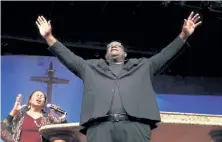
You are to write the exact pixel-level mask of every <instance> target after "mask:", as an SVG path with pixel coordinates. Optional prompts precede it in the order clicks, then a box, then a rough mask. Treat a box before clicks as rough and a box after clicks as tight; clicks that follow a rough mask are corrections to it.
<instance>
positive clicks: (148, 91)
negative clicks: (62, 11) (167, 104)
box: [49, 37, 185, 132]
mask: <svg viewBox="0 0 222 142" xmlns="http://www.w3.org/2000/svg"><path fill="white" fill-rule="evenodd" d="M184 43H185V42H184V41H183V40H182V39H180V38H179V37H177V38H176V39H175V40H174V41H173V42H171V43H170V44H169V45H168V46H167V47H166V48H164V49H163V50H162V51H161V52H160V53H158V54H156V55H154V56H152V57H151V58H149V59H147V58H140V59H129V60H128V61H126V63H125V65H124V67H123V70H122V72H121V74H120V75H119V76H115V74H113V73H112V71H111V70H110V69H109V67H108V64H107V62H106V61H105V60H103V59H92V60H84V59H82V58H81V57H79V56H77V55H75V54H74V53H73V52H71V51H70V50H69V49H67V48H66V47H65V46H64V45H63V44H61V43H60V42H59V41H57V42H56V43H55V44H54V45H53V46H51V47H49V50H50V51H51V52H52V53H53V54H54V55H55V56H56V57H57V58H58V59H59V60H60V61H61V62H62V63H63V64H64V65H65V66H66V67H67V68H68V69H69V70H70V71H72V72H73V73H74V74H75V75H77V76H78V77H79V78H80V79H82V81H83V83H84V90H83V101H82V110H81V121H80V124H81V125H82V126H85V124H87V122H89V121H91V120H92V119H93V118H98V117H102V116H104V115H106V114H107V112H108V110H109V108H110V105H111V100H112V97H113V93H114V92H115V90H116V89H118V91H119V92H120V96H121V100H122V103H123V106H124V108H125V110H126V112H127V113H128V114H129V115H130V116H133V117H136V118H142V119H145V120H147V121H150V122H152V123H153V124H155V123H157V122H160V112H159V108H158V104H157V101H156V97H155V92H154V90H153V87H152V78H153V76H154V74H155V73H156V72H157V71H158V70H159V69H160V68H161V67H162V66H163V65H164V64H165V63H166V62H167V61H168V60H169V59H171V58H172V57H173V56H174V55H175V54H176V53H177V52H178V51H179V50H180V49H181V48H182V46H183V45H184ZM153 128H155V126H154V125H153V127H152V129H153ZM82 132H83V131H82Z"/></svg>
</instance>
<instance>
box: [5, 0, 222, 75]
mask: <svg viewBox="0 0 222 142" xmlns="http://www.w3.org/2000/svg"><path fill="white" fill-rule="evenodd" d="M1 6H2V20H1V21H2V28H1V32H2V37H1V40H2V45H1V47H2V55H5V54H26V55H27V54H28V55H51V54H50V53H49V52H48V51H47V49H46V48H47V46H46V44H45V43H44V42H43V43H42V41H43V40H42V39H41V37H40V36H39V33H38V30H37V28H36V25H35V20H36V18H37V16H39V15H44V16H45V17H46V18H47V19H50V20H51V21H52V22H51V23H52V26H53V33H54V35H55V36H56V37H57V38H58V39H59V40H60V41H62V42H63V43H67V46H68V48H70V49H71V50H72V51H74V52H75V53H76V54H77V55H80V56H82V57H83V58H100V57H103V55H104V53H105V44H106V43H108V42H110V41H112V40H120V41H122V42H123V43H124V44H125V45H127V46H128V49H129V57H141V56H146V57H149V56H151V55H153V54H155V53H156V52H158V51H160V50H161V49H162V48H163V47H165V46H166V45H167V44H168V43H170V42H171V41H172V40H173V39H174V38H175V37H176V36H177V35H178V34H179V32H180V30H181V26H182V24H183V19H184V18H186V17H187V16H188V15H189V13H190V12H191V11H192V10H194V11H198V12H199V13H200V14H201V16H202V20H203V24H202V25H201V27H199V28H198V29H197V30H196V32H195V34H194V35H193V36H192V37H190V39H189V40H188V42H189V44H190V46H189V47H188V46H187V47H186V48H185V50H183V51H182V52H181V53H180V55H179V56H177V57H176V60H173V61H172V63H171V64H170V66H167V67H166V68H165V70H163V71H164V72H163V73H165V74H171V75H176V74H177V75H182V76H211V77H221V76H222V69H221V67H220V66H221V61H222V56H221V53H222V42H221V39H222V38H221V36H222V14H221V12H220V11H215V10H214V12H213V10H209V7H210V6H212V5H210V3H206V2H205V3H203V2H186V3H185V4H184V3H183V4H182V3H180V2H170V3H169V4H168V5H166V2H165V3H164V2H141V1H140V2H139V1H138V2H105V1H101V2H75V1H73V2H71V1H70V2H40V1H39V2H10V1H8V2H1ZM68 43H69V44H68ZM77 43H81V44H79V45H78V46H75V44H77ZM97 47H98V48H97Z"/></svg>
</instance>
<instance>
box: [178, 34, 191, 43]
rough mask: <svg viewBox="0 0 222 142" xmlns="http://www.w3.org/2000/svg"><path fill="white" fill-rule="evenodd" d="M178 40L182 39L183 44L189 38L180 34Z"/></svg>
mask: <svg viewBox="0 0 222 142" xmlns="http://www.w3.org/2000/svg"><path fill="white" fill-rule="evenodd" d="M179 37H180V39H182V40H183V41H184V42H186V40H187V39H188V37H189V36H187V35H186V34H185V33H184V32H181V33H180V34H179Z"/></svg>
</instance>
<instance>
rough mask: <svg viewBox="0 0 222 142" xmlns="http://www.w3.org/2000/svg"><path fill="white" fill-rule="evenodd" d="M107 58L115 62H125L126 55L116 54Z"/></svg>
mask: <svg viewBox="0 0 222 142" xmlns="http://www.w3.org/2000/svg"><path fill="white" fill-rule="evenodd" d="M107 60H108V61H109V62H113V63H120V62H124V57H121V56H118V55H114V56H110V57H109V58H108V59H107Z"/></svg>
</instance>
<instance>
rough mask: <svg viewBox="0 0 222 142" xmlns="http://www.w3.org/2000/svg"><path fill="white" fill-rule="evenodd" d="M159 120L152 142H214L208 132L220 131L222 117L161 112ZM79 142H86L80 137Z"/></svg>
mask: <svg viewBox="0 0 222 142" xmlns="http://www.w3.org/2000/svg"><path fill="white" fill-rule="evenodd" d="M161 119H162V122H161V123H160V124H159V127H158V128H157V129H155V130H153V132H152V142H214V141H213V140H212V139H211V137H210V136H209V132H210V131H211V130H214V129H222V115H209V114H194V113H179V112H161ZM81 142H86V138H85V137H84V136H82V135H81Z"/></svg>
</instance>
